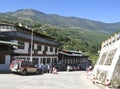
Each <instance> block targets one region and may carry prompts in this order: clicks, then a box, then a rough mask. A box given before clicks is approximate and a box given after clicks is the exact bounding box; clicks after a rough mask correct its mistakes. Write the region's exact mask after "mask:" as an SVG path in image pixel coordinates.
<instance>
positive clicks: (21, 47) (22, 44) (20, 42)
mask: <svg viewBox="0 0 120 89" xmlns="http://www.w3.org/2000/svg"><path fill="white" fill-rule="evenodd" d="M18 44H19V46H18V49H24V42H22V41H18Z"/></svg>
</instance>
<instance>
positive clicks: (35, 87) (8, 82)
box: [0, 71, 99, 89]
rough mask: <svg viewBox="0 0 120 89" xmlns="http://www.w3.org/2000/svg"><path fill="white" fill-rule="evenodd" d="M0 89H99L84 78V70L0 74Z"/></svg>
mask: <svg viewBox="0 0 120 89" xmlns="http://www.w3.org/2000/svg"><path fill="white" fill-rule="evenodd" d="M0 89H99V87H98V86H96V85H94V84H92V82H91V81H90V80H89V79H87V78H86V72H85V71H77V72H59V73H58V74H43V75H27V76H20V75H16V74H0Z"/></svg>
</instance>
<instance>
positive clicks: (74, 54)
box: [59, 50, 89, 70]
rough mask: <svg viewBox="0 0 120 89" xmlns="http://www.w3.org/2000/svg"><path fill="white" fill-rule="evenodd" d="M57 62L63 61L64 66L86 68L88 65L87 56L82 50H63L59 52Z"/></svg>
mask: <svg viewBox="0 0 120 89" xmlns="http://www.w3.org/2000/svg"><path fill="white" fill-rule="evenodd" d="M59 63H63V64H65V65H66V66H67V65H71V66H79V67H80V69H83V70H86V68H87V67H88V66H89V58H88V56H85V55H84V54H83V53H82V52H78V51H70V50H64V51H61V52H59Z"/></svg>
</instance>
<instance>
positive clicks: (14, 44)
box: [0, 40, 19, 46]
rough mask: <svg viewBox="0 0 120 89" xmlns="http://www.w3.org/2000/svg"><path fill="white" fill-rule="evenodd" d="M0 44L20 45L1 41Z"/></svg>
mask: <svg viewBox="0 0 120 89" xmlns="http://www.w3.org/2000/svg"><path fill="white" fill-rule="evenodd" d="M0 44H7V45H16V46H18V45H19V44H17V43H13V42H9V41H1V40H0Z"/></svg>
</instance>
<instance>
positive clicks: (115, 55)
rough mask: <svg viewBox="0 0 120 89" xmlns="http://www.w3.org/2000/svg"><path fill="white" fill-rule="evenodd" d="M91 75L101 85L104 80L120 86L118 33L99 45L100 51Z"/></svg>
mask: <svg viewBox="0 0 120 89" xmlns="http://www.w3.org/2000/svg"><path fill="white" fill-rule="evenodd" d="M93 74H94V75H95V77H96V79H98V81H99V82H100V83H102V84H105V82H106V80H109V82H111V83H115V82H116V83H118V84H119V86H120V33H118V34H114V35H113V36H111V37H110V38H108V39H107V40H105V41H103V42H102V44H101V51H100V54H99V59H98V62H97V63H96V65H95V67H94V70H93Z"/></svg>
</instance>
